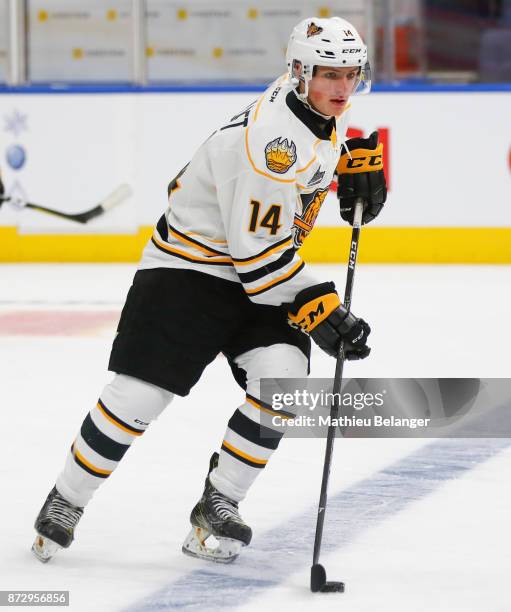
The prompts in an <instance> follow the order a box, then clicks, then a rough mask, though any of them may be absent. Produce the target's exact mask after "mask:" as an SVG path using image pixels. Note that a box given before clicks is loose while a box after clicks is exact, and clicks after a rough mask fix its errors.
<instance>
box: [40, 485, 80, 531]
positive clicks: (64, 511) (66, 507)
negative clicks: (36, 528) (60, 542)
mask: <svg viewBox="0 0 511 612" xmlns="http://www.w3.org/2000/svg"><path fill="white" fill-rule="evenodd" d="M82 514H83V508H78V506H73V504H71V503H69V502H68V501H67V500H65V499H64V498H63V497H62V495H60V493H58V492H57V493H56V494H55V496H54V497H53V499H52V500H51V501H50V503H49V505H48V508H47V510H46V512H45V516H44V518H48V519H51V520H52V521H53V522H55V523H57V524H59V525H61V526H62V527H64V528H66V529H74V528H75V527H76V524H77V523H78V521H79V520H80V518H81V516H82Z"/></svg>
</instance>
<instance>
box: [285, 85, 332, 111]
mask: <svg viewBox="0 0 511 612" xmlns="http://www.w3.org/2000/svg"><path fill="white" fill-rule="evenodd" d="M291 82H292V83H293V85H295V84H296V87H294V88H293V92H294V94H295V96H296V97H297V98H298V99H299V100H300V102H301V103H302V104H303V105H304V106H305V107H306V108H308V109H309V110H310V111H312V112H313V113H315V114H316V115H318V116H319V117H321V118H322V119H326V120H328V119H330V118H331V117H332V115H323V113H320V112H319V111H318V110H316V109H315V108H314V107H313V106H312V104H311V103H310V102H309V98H308V91H307V90H308V89H309V88H308V83H305V82H304V81H299V80H298V79H296V78H294V79H292V80H291ZM299 83H304V87H305V91H304V92H303V93H300V92H299V91H298V86H299Z"/></svg>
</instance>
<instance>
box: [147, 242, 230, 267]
mask: <svg viewBox="0 0 511 612" xmlns="http://www.w3.org/2000/svg"><path fill="white" fill-rule="evenodd" d="M151 242H152V243H153V244H154V246H155V247H156V248H157V249H159V250H160V251H161V252H162V253H165V254H167V255H170V256H171V257H177V258H179V259H184V260H185V261H189V262H190V263H194V264H197V265H201V266H202V265H205V266H232V263H231V262H230V261H203V260H202V259H200V260H197V258H196V257H192V256H190V257H187V256H186V255H184V254H183V253H176V252H175V251H174V250H173V249H172V247H171V246H170V245H169V246H168V248H167V249H165V248H163V247H162V246H160V245H159V244H158V243H157V242H156V241H155V239H154V238H151Z"/></svg>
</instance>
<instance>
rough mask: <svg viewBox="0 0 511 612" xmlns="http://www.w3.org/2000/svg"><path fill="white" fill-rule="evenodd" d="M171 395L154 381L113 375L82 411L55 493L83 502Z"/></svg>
mask: <svg viewBox="0 0 511 612" xmlns="http://www.w3.org/2000/svg"><path fill="white" fill-rule="evenodd" d="M172 398H173V394H172V393H170V392H169V391H166V390H164V389H161V388H160V387H156V386H155V385H151V384H149V383H146V382H143V381H141V380H138V379H136V378H132V377H130V376H124V375H122V374H118V375H116V376H115V378H114V380H113V381H112V382H111V383H110V384H108V385H107V386H106V387H105V389H104V390H103V393H102V394H101V396H100V398H99V400H98V403H97V404H96V406H95V407H94V408H93V409H92V410H91V411H90V413H89V414H88V415H87V416H86V417H85V420H84V421H83V424H82V426H81V428H80V431H79V432H78V435H77V437H76V439H75V440H74V442H73V444H72V446H71V451H70V453H69V455H68V457H67V460H66V464H65V466H64V470H63V471H62V473H61V474H60V475H59V477H58V479H57V483H56V485H57V489H58V491H59V492H60V494H61V495H62V496H63V497H65V498H66V499H67V500H68V501H70V502H71V503H72V504H74V505H76V506H79V507H83V506H85V505H86V504H87V503H88V502H89V500H90V499H91V497H92V496H93V495H94V493H95V491H96V490H97V489H98V488H99V486H100V485H101V483H102V482H104V481H105V479H106V478H108V476H110V474H111V473H112V472H113V471H114V470H115V468H116V467H117V465H118V464H119V461H120V460H121V459H122V458H123V456H124V454H125V453H126V451H127V450H128V449H129V447H130V446H131V444H132V442H133V441H134V440H136V439H137V438H138V437H140V436H141V435H142V434H143V433H144V432H145V430H146V429H147V428H148V427H149V424H150V423H151V422H152V421H153V420H154V419H156V418H157V417H158V416H159V415H160V414H161V412H162V411H163V410H164V409H165V407H166V406H167V405H168V404H169V403H170V402H171V400H172Z"/></svg>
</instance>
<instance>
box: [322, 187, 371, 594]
mask: <svg viewBox="0 0 511 612" xmlns="http://www.w3.org/2000/svg"><path fill="white" fill-rule="evenodd" d="M363 206H364V205H363V201H362V199H361V198H358V200H357V202H356V205H355V214H354V217H353V232H352V234H351V246H350V256H349V261H348V274H347V277H346V288H345V290H344V307H345V308H346V309H347V310H348V312H349V311H350V310H351V294H352V293H353V283H354V280H355V265H356V263H357V254H358V240H359V237H360V227H361V225H362V212H363ZM344 360H345V355H344V342H343V341H341V344H340V347H339V353H338V355H337V362H336V365H335V377H334V387H333V401H332V406H331V408H330V425H329V427H328V434H327V439H326V450H325V463H324V465H323V479H322V481H321V493H320V496H319V508H318V520H317V523H316V536H315V538H314V556H313V560H312V567H311V591H312V592H313V593H317V592H318V591H320V592H322V593H343V592H344V582H333V581H332V582H330V581H327V579H326V571H325V568H324V567H323V566H322V565H321V564H320V563H319V553H320V551H321V540H322V539H323V525H324V522H325V512H326V504H327V489H328V479H329V477H330V465H331V463H332V453H333V450H334V440H335V430H336V426H335V425H333V424H332V423H335V422H336V421H337V419H338V418H339V409H340V406H339V398H340V394H341V386H342V374H343V369H344Z"/></svg>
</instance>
